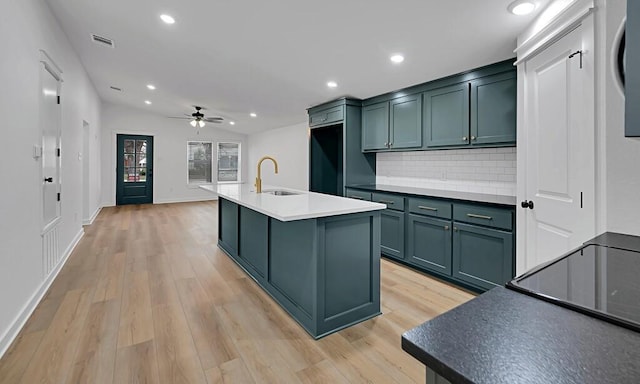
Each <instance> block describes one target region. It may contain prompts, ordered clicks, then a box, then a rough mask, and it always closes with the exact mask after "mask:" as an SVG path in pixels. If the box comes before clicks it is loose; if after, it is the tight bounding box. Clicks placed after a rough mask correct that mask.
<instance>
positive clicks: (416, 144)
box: [362, 94, 422, 151]
mask: <svg viewBox="0 0 640 384" xmlns="http://www.w3.org/2000/svg"><path fill="white" fill-rule="evenodd" d="M421 146H422V95H420V94H416V95H410V96H404V97H400V98H396V99H393V100H391V101H388V102H383V103H378V104H372V105H369V106H366V107H363V108H362V150H363V151H371V150H375V151H379V150H385V149H409V148H420V147H421Z"/></svg>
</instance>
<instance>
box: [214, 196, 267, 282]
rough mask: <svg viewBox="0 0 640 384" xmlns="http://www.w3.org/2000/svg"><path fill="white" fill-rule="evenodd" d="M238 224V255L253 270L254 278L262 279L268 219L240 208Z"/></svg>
mask: <svg viewBox="0 0 640 384" xmlns="http://www.w3.org/2000/svg"><path fill="white" fill-rule="evenodd" d="M223 201H226V200H223ZM240 223H242V225H240V226H239V228H240V238H239V245H240V247H239V250H238V255H239V256H240V257H241V258H242V259H243V260H244V261H245V262H246V263H247V264H248V266H249V267H250V268H251V269H253V272H255V274H256V278H260V279H264V278H265V276H266V274H267V257H268V245H269V238H268V235H269V218H268V217H267V216H265V215H263V214H261V213H258V212H256V211H254V210H252V209H249V208H245V207H242V206H241V207H240Z"/></svg>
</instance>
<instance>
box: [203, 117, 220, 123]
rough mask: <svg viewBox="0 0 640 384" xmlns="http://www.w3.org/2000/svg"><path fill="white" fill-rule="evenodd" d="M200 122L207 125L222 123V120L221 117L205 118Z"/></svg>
mask: <svg viewBox="0 0 640 384" xmlns="http://www.w3.org/2000/svg"><path fill="white" fill-rule="evenodd" d="M202 120H204V121H206V122H207V123H222V120H224V119H223V118H222V117H205V118H203V119H202Z"/></svg>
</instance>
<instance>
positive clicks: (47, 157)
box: [40, 64, 61, 231]
mask: <svg viewBox="0 0 640 384" xmlns="http://www.w3.org/2000/svg"><path fill="white" fill-rule="evenodd" d="M40 78H41V84H42V87H41V92H40V127H42V204H43V205H42V222H43V231H46V230H47V229H48V228H49V227H50V226H52V225H53V224H54V223H56V222H57V219H58V218H59V217H60V201H59V200H58V193H59V192H60V156H59V152H58V149H59V148H60V124H61V108H60V104H59V99H58V96H59V91H60V80H59V78H58V77H57V76H56V75H55V74H54V72H53V71H52V70H51V69H50V68H48V67H47V65H46V64H45V65H43V66H42V69H41V70H40Z"/></svg>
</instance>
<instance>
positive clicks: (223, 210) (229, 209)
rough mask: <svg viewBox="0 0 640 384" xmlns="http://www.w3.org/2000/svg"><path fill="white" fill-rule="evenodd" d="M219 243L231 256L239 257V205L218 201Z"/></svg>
mask: <svg viewBox="0 0 640 384" xmlns="http://www.w3.org/2000/svg"><path fill="white" fill-rule="evenodd" d="M218 223H219V224H218V241H219V243H220V245H221V246H222V248H223V249H224V250H225V251H227V252H228V253H229V254H230V255H231V256H234V257H236V256H237V255H238V204H236V203H234V202H231V201H229V200H226V199H222V198H220V199H219V200H218Z"/></svg>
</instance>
